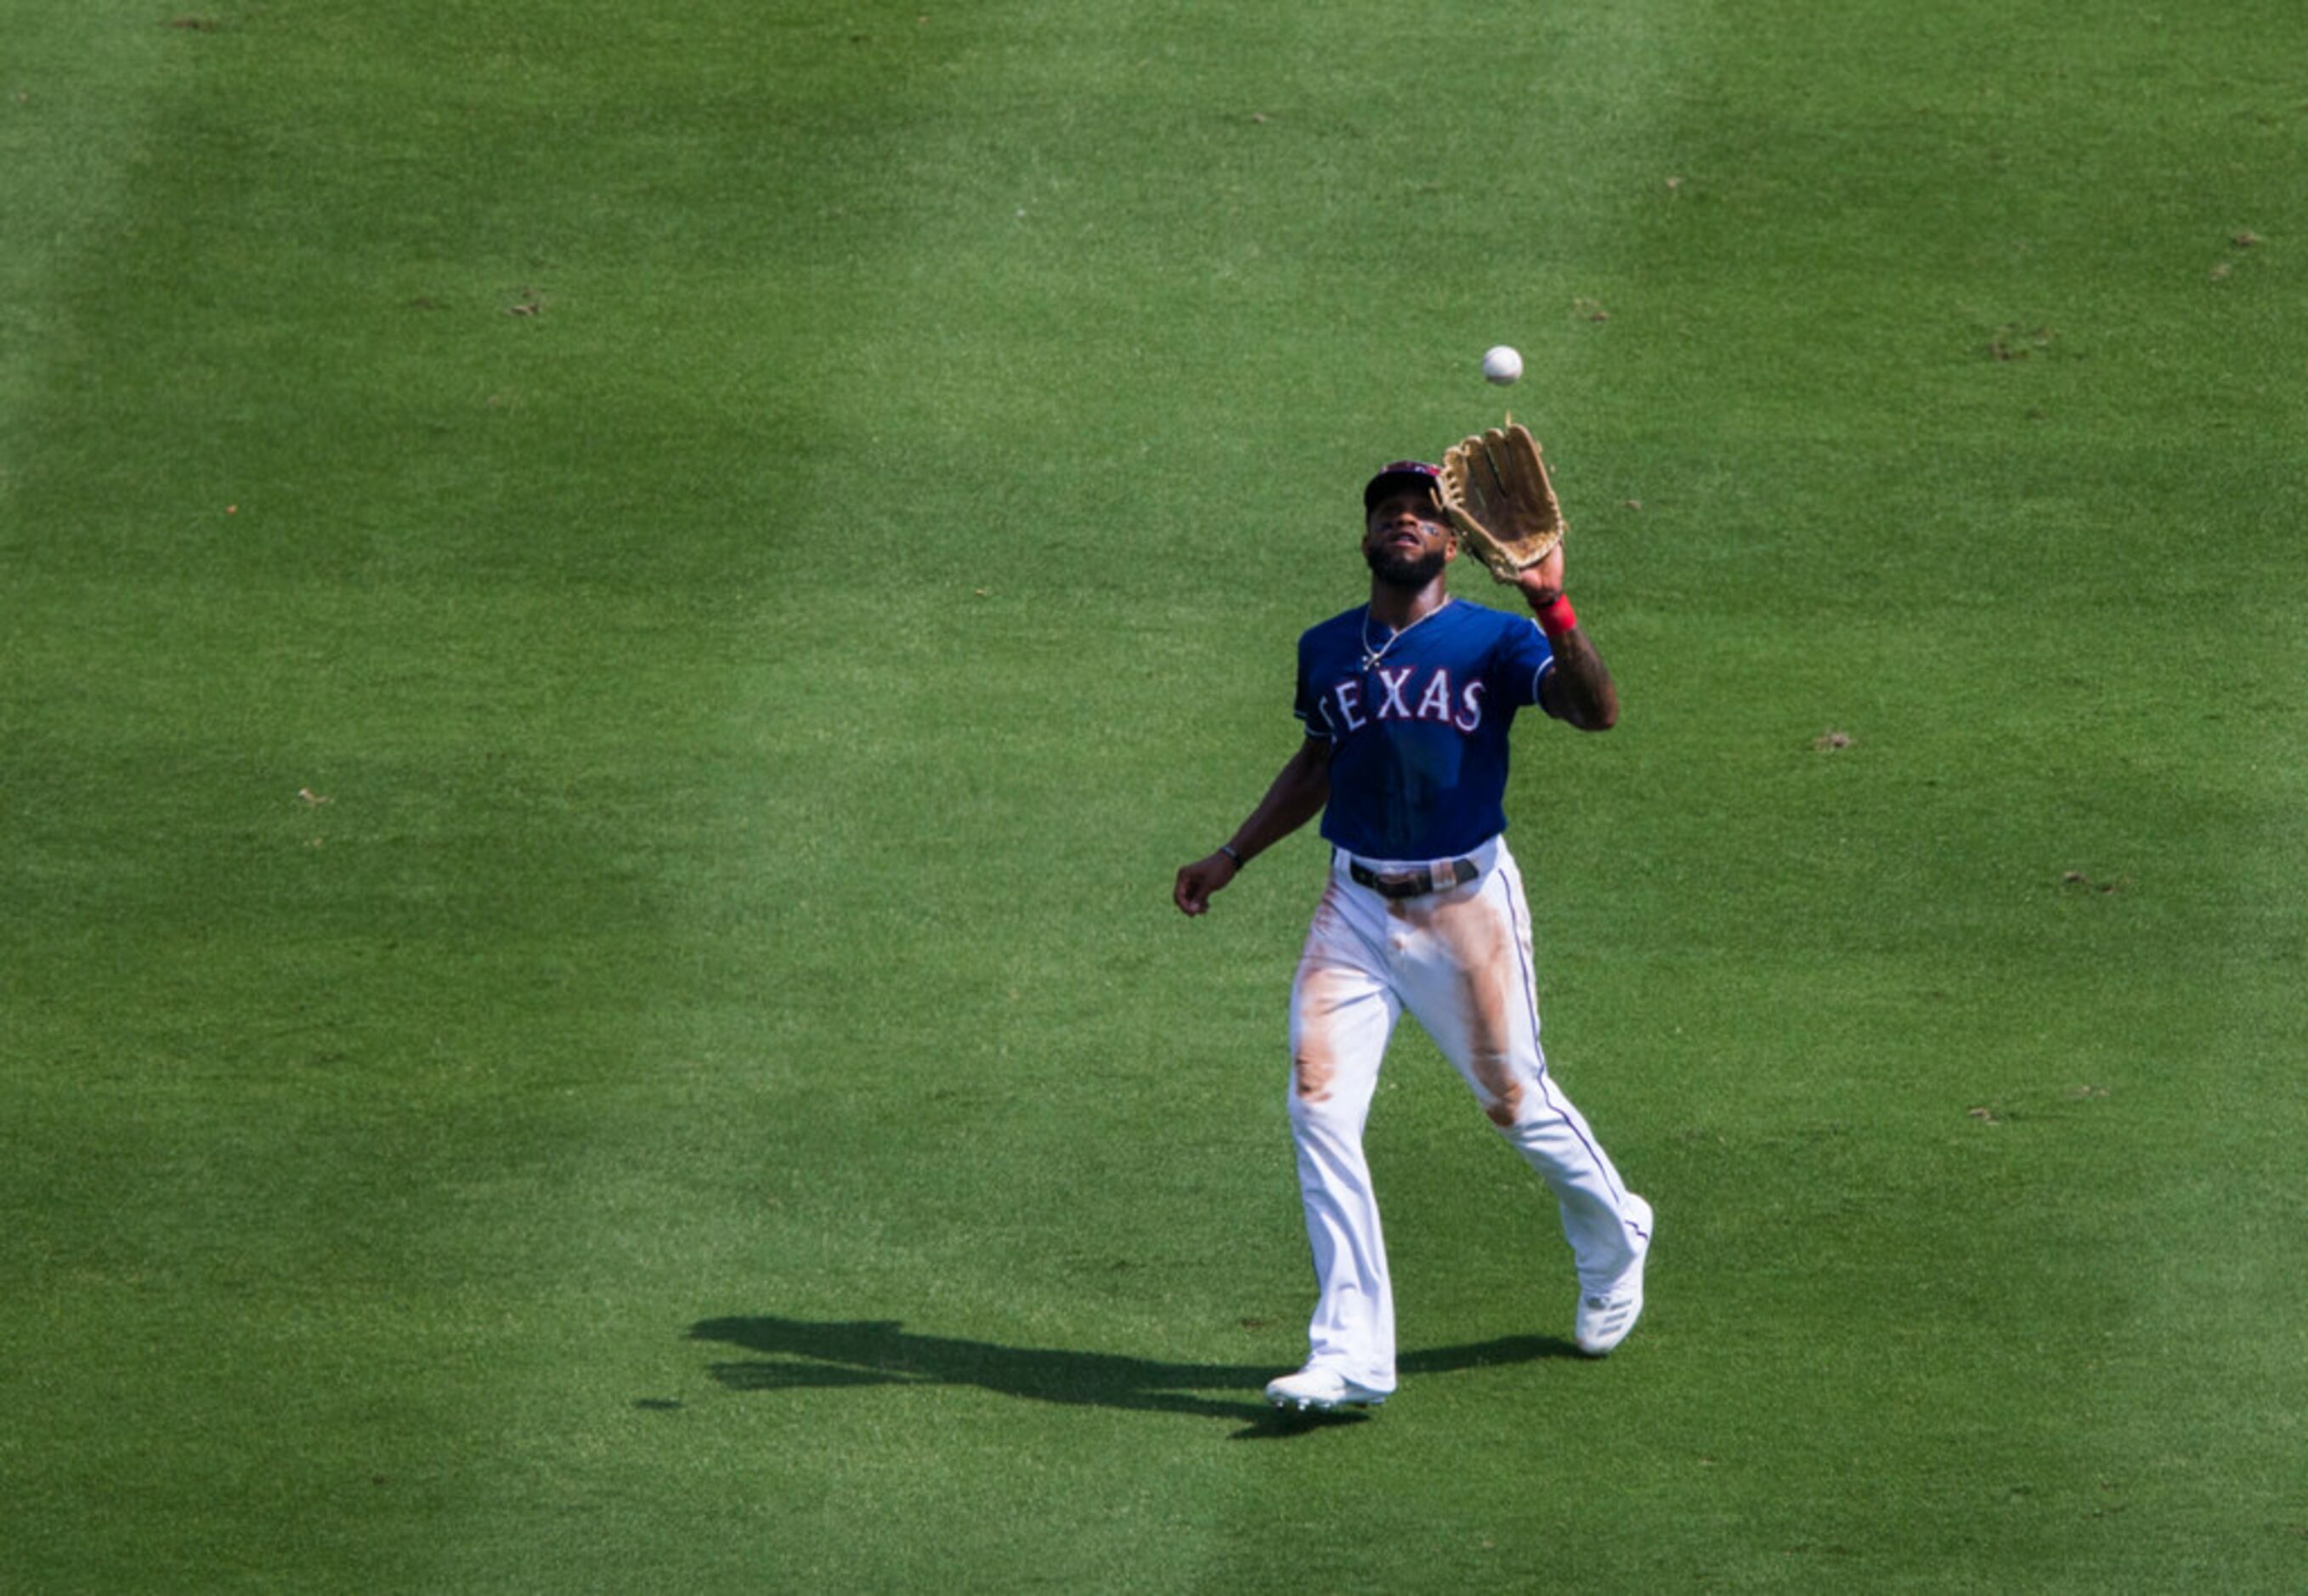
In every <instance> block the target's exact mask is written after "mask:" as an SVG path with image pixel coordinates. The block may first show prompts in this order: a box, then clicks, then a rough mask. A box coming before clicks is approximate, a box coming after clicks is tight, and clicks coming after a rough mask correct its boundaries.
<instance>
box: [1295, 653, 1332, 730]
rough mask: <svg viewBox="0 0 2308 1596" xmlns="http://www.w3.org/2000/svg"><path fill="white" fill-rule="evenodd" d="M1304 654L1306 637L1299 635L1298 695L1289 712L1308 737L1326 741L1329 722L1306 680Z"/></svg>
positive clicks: (1329, 727)
mask: <svg viewBox="0 0 2308 1596" xmlns="http://www.w3.org/2000/svg"><path fill="white" fill-rule="evenodd" d="M1306 654H1307V643H1306V639H1305V638H1304V637H1301V638H1300V639H1299V640H1298V696H1297V701H1296V703H1293V704H1292V705H1291V706H1290V712H1291V713H1292V714H1294V715H1296V716H1297V717H1298V723H1299V724H1300V725H1301V726H1303V727H1305V729H1306V735H1307V736H1308V737H1318V738H1323V739H1324V740H1326V741H1327V740H1329V739H1330V738H1331V722H1330V721H1329V720H1327V719H1326V718H1325V717H1324V716H1323V713H1322V701H1321V700H1320V699H1318V698H1316V697H1315V696H1314V689H1313V686H1311V685H1310V684H1309V682H1308V680H1307V671H1306Z"/></svg>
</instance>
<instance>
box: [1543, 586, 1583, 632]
mask: <svg viewBox="0 0 2308 1596" xmlns="http://www.w3.org/2000/svg"><path fill="white" fill-rule="evenodd" d="M1578 624H1579V617H1577V616H1575V615H1573V614H1572V613H1571V595H1570V594H1568V593H1557V594H1555V595H1554V599H1553V600H1551V601H1550V602H1548V603H1547V604H1546V606H1545V607H1544V608H1541V609H1540V610H1539V612H1538V629H1539V630H1540V631H1542V632H1544V633H1546V640H1547V641H1548V642H1549V643H1553V642H1554V641H1555V640H1556V639H1557V638H1559V637H1561V636H1562V635H1563V634H1564V633H1565V632H1568V631H1570V630H1571V629H1572V627H1573V626H1576V625H1578Z"/></svg>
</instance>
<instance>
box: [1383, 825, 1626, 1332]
mask: <svg viewBox="0 0 2308 1596" xmlns="http://www.w3.org/2000/svg"><path fill="white" fill-rule="evenodd" d="M1403 917H1404V919H1406V920H1407V921H1408V923H1409V925H1410V926H1411V927H1412V936H1411V938H1410V946H1411V951H1410V956H1409V957H1408V958H1407V959H1406V961H1405V962H1404V963H1403V965H1402V967H1401V969H1400V972H1399V979H1400V981H1401V985H1400V991H1401V994H1402V1001H1403V1003H1404V1005H1405V1006H1407V1007H1408V1009H1409V1010H1410V1012H1411V1014H1413V1016H1414V1017H1416V1018H1417V1021H1418V1022H1419V1024H1420V1025H1421V1026H1422V1027H1424V1028H1425V1031H1426V1033H1427V1034H1428V1035H1429V1036H1431V1037H1433V1038H1434V1043H1435V1046H1436V1047H1437V1048H1441V1049H1442V1054H1443V1056H1444V1057H1447V1058H1449V1059H1450V1061H1451V1065H1453V1066H1454V1067H1455V1068H1456V1069H1457V1070H1458V1072H1459V1074H1460V1076H1461V1077H1463V1078H1464V1079H1465V1081H1466V1083H1467V1084H1468V1087H1469V1088H1471V1089H1472V1090H1473V1091H1474V1093H1475V1096H1476V1098H1477V1100H1479V1101H1480V1102H1481V1103H1482V1105H1483V1111H1484V1113H1485V1114H1486V1115H1487V1116H1488V1117H1490V1120H1491V1123H1492V1124H1493V1125H1494V1126H1497V1127H1498V1130H1499V1133H1500V1134H1502V1135H1503V1136H1504V1137H1505V1138H1506V1140H1507V1142H1508V1143H1509V1144H1511V1146H1512V1147H1513V1148H1514V1149H1515V1151H1516V1152H1520V1153H1521V1154H1522V1156H1523V1158H1524V1159H1525V1160H1527V1161H1529V1164H1530V1167H1531V1168H1532V1169H1535V1170H1537V1173H1538V1176H1539V1178H1541V1179H1543V1180H1545V1181H1546V1185H1547V1187H1548V1189H1550V1190H1551V1191H1553V1192H1554V1197H1555V1202H1556V1205H1557V1206H1558V1208H1559V1209H1560V1210H1561V1212H1562V1219H1563V1238H1564V1239H1565V1240H1567V1241H1569V1242H1570V1244H1571V1251H1572V1258H1573V1260H1574V1261H1575V1264H1576V1265H1577V1268H1578V1272H1579V1280H1580V1284H1581V1286H1583V1287H1599V1286H1602V1285H1605V1284H1606V1283H1608V1282H1609V1281H1611V1280H1612V1279H1613V1278H1614V1277H1615V1276H1616V1275H1617V1274H1618V1273H1619V1272H1620V1271H1622V1270H1623V1269H1624V1268H1626V1267H1627V1265H1628V1264H1632V1263H1633V1262H1634V1260H1635V1257H1636V1255H1637V1254H1638V1253H1639V1252H1640V1251H1641V1248H1642V1247H1643V1246H1644V1245H1645V1243H1646V1242H1647V1240H1648V1239H1649V1236H1648V1232H1649V1223H1650V1221H1649V1210H1648V1209H1647V1207H1646V1206H1645V1205H1644V1203H1643V1202H1642V1199H1641V1198H1640V1197H1636V1196H1633V1195H1631V1194H1630V1193H1629V1192H1628V1190H1627V1186H1626V1183H1625V1181H1624V1180H1623V1179H1622V1178H1620V1175H1619V1171H1618V1169H1616V1168H1615V1166H1614V1165H1613V1164H1612V1162H1611V1160H1610V1156H1609V1154H1607V1153H1606V1152H1604V1151H1603V1144H1602V1143H1601V1142H1599V1141H1598V1140H1597V1138H1596V1135H1595V1133H1594V1130H1593V1128H1592V1127H1590V1126H1589V1125H1588V1123H1587V1120H1586V1117H1584V1116H1583V1115H1581V1114H1580V1112H1579V1110H1578V1109H1577V1108H1576V1107H1575V1106H1574V1105H1573V1104H1572V1101H1571V1100H1570V1098H1569V1097H1568V1096H1566V1095H1565V1094H1564V1093H1563V1089H1562V1088H1561V1087H1560V1086H1559V1085H1557V1084H1556V1083H1555V1082H1554V1079H1553V1077H1551V1076H1550V1075H1549V1074H1547V1072H1546V1054H1545V1052H1544V1051H1543V1049H1542V1048H1540V1046H1539V1019H1538V996H1537V979H1536V978H1535V974H1534V963H1533V959H1532V953H1531V936H1530V911H1529V907H1528V905H1527V904H1526V903H1525V902H1524V900H1523V891H1522V876H1521V872H1520V870H1519V869H1518V868H1517V867H1516V865H1515V862H1514V857H1513V856H1512V855H1511V853H1509V852H1508V851H1507V850H1506V847H1505V845H1504V843H1502V844H1501V845H1500V847H1499V851H1498V858H1497V860H1496V862H1495V864H1494V866H1493V867H1492V868H1491V869H1489V870H1488V871H1486V872H1485V873H1484V875H1483V876H1481V877H1480V878H1479V879H1478V880H1477V881H1475V882H1472V883H1469V884H1468V885H1466V886H1463V887H1461V888H1460V889H1458V890H1457V891H1456V892H1452V893H1442V894H1438V895H1437V896H1435V897H1434V898H1432V899H1426V900H1414V901H1412V902H1410V903H1409V904H1407V905H1406V906H1405V907H1404V910H1403Z"/></svg>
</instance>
